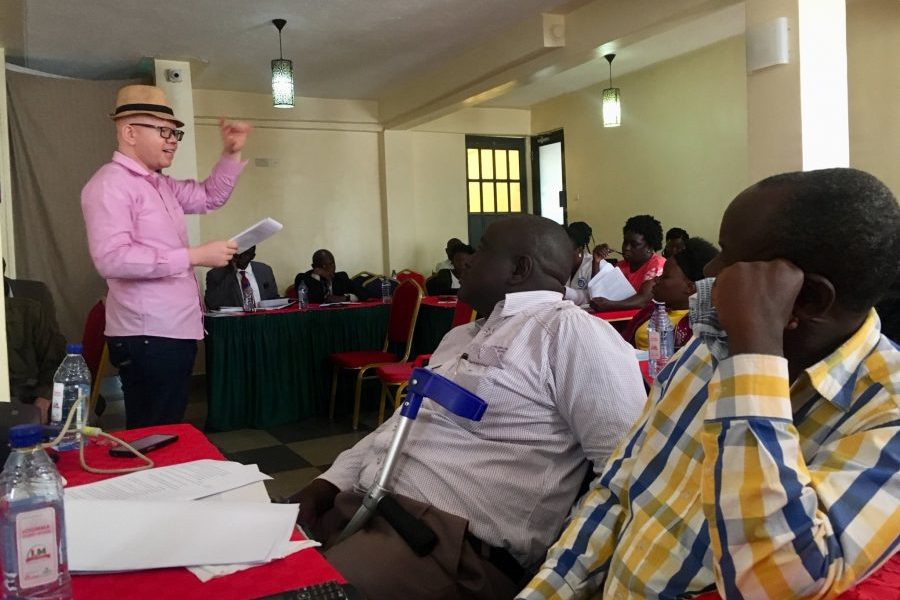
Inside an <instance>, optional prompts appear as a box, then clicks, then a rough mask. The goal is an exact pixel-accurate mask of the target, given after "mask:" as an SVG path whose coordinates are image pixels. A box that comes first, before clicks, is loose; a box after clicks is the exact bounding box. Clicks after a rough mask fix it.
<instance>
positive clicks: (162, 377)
mask: <svg viewBox="0 0 900 600" xmlns="http://www.w3.org/2000/svg"><path fill="white" fill-rule="evenodd" d="M106 341H107V343H108V344H109V360H110V362H111V363H112V364H113V366H115V367H117V368H118V369H119V377H120V378H121V379H122V391H123V392H124V393H125V425H126V427H127V428H128V429H135V428H137V427H150V426H151V425H166V424H169V423H180V422H181V421H182V420H183V419H184V409H185V407H186V406H187V400H188V391H189V388H190V382H191V371H192V370H193V368H194V358H195V357H196V356H197V341H196V340H179V339H172V338H161V337H152V336H146V335H135V336H126V337H110V338H107V340H106Z"/></svg>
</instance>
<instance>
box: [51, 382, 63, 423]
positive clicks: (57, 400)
mask: <svg viewBox="0 0 900 600" xmlns="http://www.w3.org/2000/svg"><path fill="white" fill-rule="evenodd" d="M65 391H66V385H65V384H64V383H54V384H53V398H52V399H51V400H50V422H51V423H59V422H60V421H62V418H63V395H64V394H65Z"/></svg>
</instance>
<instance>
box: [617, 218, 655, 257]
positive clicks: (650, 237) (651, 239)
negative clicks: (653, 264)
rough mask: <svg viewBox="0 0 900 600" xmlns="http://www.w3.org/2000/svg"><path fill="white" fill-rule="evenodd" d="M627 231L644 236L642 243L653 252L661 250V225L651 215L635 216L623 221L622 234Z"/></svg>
mask: <svg viewBox="0 0 900 600" xmlns="http://www.w3.org/2000/svg"><path fill="white" fill-rule="evenodd" d="M629 231H632V232H634V233H639V234H640V235H642V236H644V241H645V242H647V244H648V245H649V246H650V247H651V248H653V249H654V250H662V241H663V232H662V225H660V223H659V221H657V220H656V219H654V218H653V216H652V215H637V216H634V217H631V218H630V219H628V220H627V221H625V227H623V228H622V233H623V234H624V233H626V232H629Z"/></svg>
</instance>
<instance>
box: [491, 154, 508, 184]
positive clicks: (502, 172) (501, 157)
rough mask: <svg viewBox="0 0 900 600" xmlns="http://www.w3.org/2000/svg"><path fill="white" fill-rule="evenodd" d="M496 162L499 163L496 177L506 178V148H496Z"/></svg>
mask: <svg viewBox="0 0 900 600" xmlns="http://www.w3.org/2000/svg"><path fill="white" fill-rule="evenodd" d="M494 159H495V160H494V162H495V163H496V164H497V169H496V171H497V176H496V177H494V179H506V174H507V172H508V170H507V168H506V150H494Z"/></svg>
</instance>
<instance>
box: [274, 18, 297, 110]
mask: <svg viewBox="0 0 900 600" xmlns="http://www.w3.org/2000/svg"><path fill="white" fill-rule="evenodd" d="M272 24H273V25H275V27H276V28H277V29H278V58H276V59H275V60H273V61H272V106H274V107H275V108H293V107H294V63H292V62H291V61H289V60H285V58H284V53H283V52H282V50H281V30H282V29H284V26H285V25H286V24H287V21H285V20H284V19H273V20H272Z"/></svg>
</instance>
